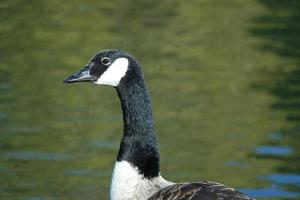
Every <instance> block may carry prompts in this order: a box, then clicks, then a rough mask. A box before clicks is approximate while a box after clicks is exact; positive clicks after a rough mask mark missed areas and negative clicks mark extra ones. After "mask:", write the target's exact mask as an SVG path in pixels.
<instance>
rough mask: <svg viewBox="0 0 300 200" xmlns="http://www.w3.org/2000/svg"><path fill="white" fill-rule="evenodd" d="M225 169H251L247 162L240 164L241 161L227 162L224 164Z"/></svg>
mask: <svg viewBox="0 0 300 200" xmlns="http://www.w3.org/2000/svg"><path fill="white" fill-rule="evenodd" d="M224 166H225V167H238V168H247V167H249V164H248V163H246V162H240V161H234V160H232V161H227V162H225V163H224Z"/></svg>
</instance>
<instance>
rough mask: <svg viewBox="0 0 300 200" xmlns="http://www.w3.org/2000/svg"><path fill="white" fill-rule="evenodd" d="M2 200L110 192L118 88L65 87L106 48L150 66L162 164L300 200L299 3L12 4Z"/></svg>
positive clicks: (3, 74)
mask: <svg viewBox="0 0 300 200" xmlns="http://www.w3.org/2000/svg"><path fill="white" fill-rule="evenodd" d="M0 38H1V42H0V199H9V200H10V199H20V200H53V199H55V200H56V199H63V200H65V199H72V200H73V199H78V200H79V199H83V198H84V199H89V200H94V199H107V198H108V193H109V184H110V178H111V173H112V167H113V163H114V160H115V157H116V154H117V151H118V147H119V142H120V139H121V135H122V117H121V110H120V103H119V100H118V98H117V95H116V92H115V91H114V89H113V88H110V87H99V86H96V85H91V84H74V85H68V86H66V85H63V84H62V80H63V79H64V78H65V77H66V76H68V75H70V74H72V73H73V72H75V71H77V70H78V69H80V68H81V67H82V66H83V65H84V64H86V63H87V61H88V60H89V59H90V57H91V56H93V55H94V54H95V53H96V52H97V51H99V50H103V49H107V48H117V49H122V50H125V51H128V52H130V53H131V54H133V55H135V57H136V58H137V59H138V60H139V61H140V63H141V64H142V67H143V70H144V74H145V79H146V81H147V85H148V88H149V92H150V95H151V99H152V104H153V109H154V117H155V127H156V132H157V137H158V141H159V145H160V151H161V172H162V174H163V176H164V177H165V178H167V179H169V180H171V181H176V182H181V181H199V180H213V181H218V182H221V183H224V184H227V185H230V186H233V187H236V188H238V189H240V190H241V191H243V192H245V193H247V194H249V195H252V196H254V197H256V198H258V199H272V200H273V199H274V200H275V199H300V1H297V0H285V1H279V0H245V1H240V0H227V1H217V0H213V1H212V0H189V1H179V0H165V1H159V0H152V1H139V0H118V1H99V0H98V1H96V0H89V1H84V2H83V1H78V0H74V1H61V0H52V1H39V0H32V1H29V0H2V1H1V3H0Z"/></svg>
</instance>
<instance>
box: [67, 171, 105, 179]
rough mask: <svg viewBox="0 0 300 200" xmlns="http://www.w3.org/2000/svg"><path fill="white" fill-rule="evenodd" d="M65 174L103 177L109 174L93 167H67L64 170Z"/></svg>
mask: <svg viewBox="0 0 300 200" xmlns="http://www.w3.org/2000/svg"><path fill="white" fill-rule="evenodd" d="M65 173H66V174H67V175H71V176H90V177H104V176H105V175H107V174H109V173H108V172H104V171H98V170H93V169H67V170H65Z"/></svg>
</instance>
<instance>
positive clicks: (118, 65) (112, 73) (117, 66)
mask: <svg viewBox="0 0 300 200" xmlns="http://www.w3.org/2000/svg"><path fill="white" fill-rule="evenodd" d="M128 64H129V62H128V59H127V58H118V59H116V60H115V61H114V62H113V63H112V64H111V65H110V66H109V67H108V69H107V70H106V71H105V72H104V73H103V74H102V75H101V76H100V77H99V78H98V80H97V81H96V82H95V83H96V84H99V85H111V86H114V87H115V86H118V85H119V83H120V80H121V79H122V78H123V77H124V76H125V74H126V72H127V69H128Z"/></svg>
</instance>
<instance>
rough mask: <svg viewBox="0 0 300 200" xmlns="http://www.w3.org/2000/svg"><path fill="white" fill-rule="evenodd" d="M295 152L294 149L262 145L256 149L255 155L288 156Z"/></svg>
mask: <svg viewBox="0 0 300 200" xmlns="http://www.w3.org/2000/svg"><path fill="white" fill-rule="evenodd" d="M293 151H294V150H293V148H291V147H288V146H275V145H274V146H272V145H262V146H258V147H256V148H255V153H256V154H257V155H264V156H268V155H269V156H286V155H288V154H291V153H292V152H293Z"/></svg>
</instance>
